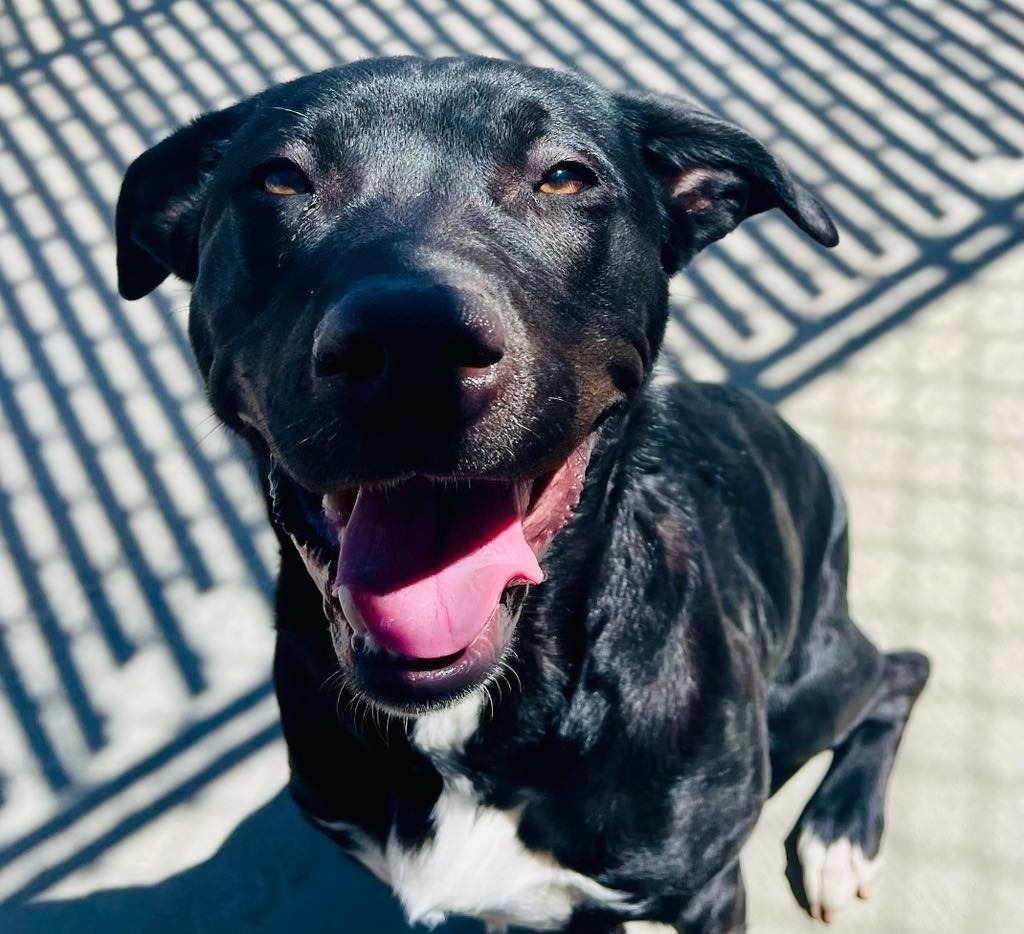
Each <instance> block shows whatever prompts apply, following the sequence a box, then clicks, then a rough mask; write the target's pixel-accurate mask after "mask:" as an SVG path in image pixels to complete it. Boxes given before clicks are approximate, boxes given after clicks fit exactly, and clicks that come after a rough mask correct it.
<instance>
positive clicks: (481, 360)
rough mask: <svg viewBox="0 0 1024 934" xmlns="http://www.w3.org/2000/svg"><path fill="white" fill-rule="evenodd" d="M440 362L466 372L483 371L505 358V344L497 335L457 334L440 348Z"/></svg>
mask: <svg viewBox="0 0 1024 934" xmlns="http://www.w3.org/2000/svg"><path fill="white" fill-rule="evenodd" d="M438 354H439V357H440V360H439V362H440V363H442V364H445V365H447V366H451V367H455V368H456V369H459V370H464V371H470V372H472V371H475V370H477V371H483V370H486V369H487V368H488V367H492V366H494V364H496V363H498V362H499V361H500V360H501V358H502V357H503V356H505V342H504V340H502V339H501V338H500V337H498V336H497V335H487V337H486V338H484V337H483V336H482V335H477V334H473V333H464V334H457V335H454V336H453V337H451V338H450V339H449V340H447V341H445V342H444V343H443V344H442V345H441V347H439V348H438Z"/></svg>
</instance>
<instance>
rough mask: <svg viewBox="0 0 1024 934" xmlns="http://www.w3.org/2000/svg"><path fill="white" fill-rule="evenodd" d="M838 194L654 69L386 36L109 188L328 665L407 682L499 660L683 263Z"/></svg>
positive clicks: (144, 159)
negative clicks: (502, 57) (264, 513)
mask: <svg viewBox="0 0 1024 934" xmlns="http://www.w3.org/2000/svg"><path fill="white" fill-rule="evenodd" d="M775 207H777V208H780V209H782V210H783V211H784V212H785V213H786V215H787V216H788V217H789V218H790V219H791V220H792V221H793V222H794V223H795V224H796V225H797V226H798V227H800V228H801V229H802V230H804V231H805V232H806V233H808V234H809V235H810V236H811V237H813V238H814V239H816V240H818V241H819V242H820V243H823V244H825V245H832V244H834V243H835V242H836V232H835V228H834V227H833V225H832V223H831V221H830V220H829V218H828V216H827V214H826V212H825V210H824V209H823V208H822V206H821V204H820V203H819V202H818V201H817V200H816V199H815V198H814V196H813V195H811V194H810V193H809V192H808V191H806V190H805V189H804V188H802V187H800V186H799V185H798V184H797V183H796V182H794V181H793V179H792V178H791V177H790V176H789V175H788V174H787V172H786V171H785V169H784V168H783V167H782V166H781V165H780V164H779V163H778V162H777V161H776V159H774V158H773V157H772V156H771V154H769V153H768V151H767V150H766V149H765V148H764V147H763V146H762V145H761V144H760V143H758V142H757V141H756V140H754V139H753V138H752V137H751V136H750V135H748V134H747V133H745V132H744V131H743V130H740V129H739V128H737V127H735V126H733V125H731V124H728V123H725V122H723V121H721V120H719V119H717V118H715V117H713V116H711V115H709V114H707V113H704V112H701V111H700V110H698V109H696V108H694V107H693V106H692V105H690V104H688V103H686V102H684V101H681V100H678V99H675V98H669V97H664V96H655V95H635V94H611V93H608V92H605V91H603V90H601V89H600V88H597V87H595V86H594V85H593V84H591V83H590V82H588V81H586V80H585V79H583V78H581V77H578V76H575V75H571V74H563V73H558V72H554V71H547V70H541V69H535V68H527V67H524V66H520V65H514V64H509V63H505V62H499V61H493V60H487V59H446V60H439V61H422V60H418V59H408V58H403V59H381V60H376V61H370V62H361V63H358V64H354V65H348V66H345V67H342V68H336V69H332V70H329V71H325V72H321V73H320V74H316V75H312V76H310V77H307V78H302V79H299V80H297V81H293V82H291V83H289V84H285V85H282V86H280V87H276V88H272V89H271V90H269V91H266V92H265V93H263V94H260V95H259V96H257V97H254V98H252V99H250V100H247V101H244V102H242V103H240V104H237V105H235V106H234V107H230V108H228V109H227V110H223V111H220V112H218V113H212V114H207V115H206V116H203V117H200V118H199V119H198V120H196V121H195V122H194V123H192V124H190V125H189V126H187V127H185V128H184V129H182V130H179V131H178V132H177V133H175V134H174V135H173V136H171V137H170V138H168V139H166V140H165V141H164V142H162V143H160V144H159V145H158V146H156V147H154V148H153V149H151V150H149V151H148V152H146V153H145V154H143V155H142V156H140V157H139V158H138V159H137V160H136V161H135V163H134V164H133V165H132V166H131V168H130V169H129V170H128V174H127V176H126V178H125V181H124V185H123V187H122V190H121V197H120V200H119V202H118V206H117V240H118V276H119V287H120V290H121V293H122V295H124V297H126V298H138V297H140V296H143V295H145V294H146V293H148V292H149V291H151V290H152V289H153V288H155V287H156V286H157V285H158V284H159V283H160V282H161V281H162V280H163V279H164V278H165V277H166V276H167V275H168V273H174V274H176V275H178V276H179V277H181V278H182V279H184V280H186V281H187V282H189V283H192V286H193V288H192V302H191V315H190V321H189V328H190V335H191V339H192V343H193V347H194V350H195V354H196V358H197V360H198V363H199V366H200V369H201V371H202V373H203V376H204V377H205V380H206V383H207V386H208V389H209V394H210V398H211V400H212V402H213V405H214V408H215V410H216V412H217V414H218V415H219V416H220V417H221V418H222V419H223V420H224V421H225V422H226V423H227V424H228V425H230V426H231V427H233V428H234V429H235V430H236V431H238V432H239V433H240V434H242V435H243V437H245V438H246V440H248V441H249V443H250V444H251V445H252V446H253V448H254V449H255V451H256V452H257V454H258V455H259V457H260V459H261V462H262V463H263V464H265V466H266V467H267V469H268V471H269V487H270V494H271V501H272V503H271V505H272V513H273V515H274V518H275V521H276V522H277V524H278V526H279V528H280V529H281V530H282V531H283V532H284V533H286V534H287V536H289V537H290V538H291V540H292V541H293V542H294V544H295V546H296V548H297V549H298V550H299V553H300V554H301V556H302V558H303V560H304V562H305V564H306V567H307V569H308V570H309V573H310V575H311V576H312V578H313V580H314V581H315V582H316V584H317V586H318V587H319V588H320V591H321V593H322V595H323V599H324V606H325V608H326V612H327V617H328V620H329V623H330V626H331V630H332V634H333V636H334V643H335V647H336V651H337V655H338V659H339V663H340V664H341V666H342V667H343V668H344V669H345V670H346V672H347V673H348V674H349V675H350V676H351V678H352V679H354V681H355V682H356V684H357V686H358V687H359V688H361V689H362V690H364V691H365V692H366V693H367V694H369V696H371V697H372V698H375V699H376V700H377V701H378V702H380V703H384V704H387V705H389V706H391V707H393V708H400V709H410V708H416V707H422V706H424V705H427V704H429V703H431V702H434V701H442V700H444V699H446V698H449V697H451V696H453V695H454V694H456V693H458V692H459V691H461V690H464V689H466V688H467V687H471V686H473V685H475V684H478V683H480V682H481V681H483V680H484V679H486V678H487V677H488V676H489V675H490V673H491V672H492V671H493V670H494V669H495V667H496V665H497V664H498V661H499V659H500V657H501V655H502V653H503V652H504V651H505V649H506V647H507V645H508V643H509V640H510V638H511V634H512V630H513V628H514V625H515V618H516V614H517V612H518V608H519V606H520V605H521V601H522V596H523V593H524V591H525V587H526V585H528V584H531V583H537V582H539V581H540V580H541V579H542V576H543V573H542V571H541V567H540V563H539V562H540V560H541V559H542V557H543V555H544V551H545V549H546V548H547V546H548V545H549V544H550V542H551V541H552V539H553V537H554V536H555V535H557V534H558V532H559V530H560V529H561V528H562V527H563V525H564V524H565V523H566V521H567V519H568V517H569V515H570V513H571V511H572V509H573V507H574V506H575V504H576V502H577V499H578V497H579V495H580V491H581V488H582V484H583V476H584V471H585V470H586V467H587V462H588V457H589V454H590V450H591V447H592V445H593V443H594V439H595V435H596V432H597V431H598V430H599V426H600V425H601V424H602V422H603V421H604V420H605V419H607V418H608V417H609V416H610V415H612V414H614V413H616V412H619V411H621V410H623V409H624V408H626V407H628V406H629V405H630V402H631V401H632V400H633V399H634V398H635V397H636V395H637V393H638V391H639V390H640V389H641V387H642V386H643V385H644V383H645V382H646V380H647V379H648V377H649V375H650V372H651V368H652V366H653V363H654V358H655V355H656V353H657V350H658V347H659V344H660V342H661V339H662V335H663V332H664V329H665V323H666V318H667V281H668V277H669V276H670V275H671V274H672V273H673V272H675V271H676V270H677V269H679V268H680V267H681V266H682V265H684V264H685V263H686V262H687V261H688V260H689V259H690V258H691V257H692V256H693V255H694V254H695V253H696V252H697V251H699V250H700V249H701V248H702V247H704V246H706V245H707V244H709V243H711V242H712V241H714V240H717V239H718V238H720V237H722V236H724V235H725V234H726V233H728V232H729V231H730V230H731V229H732V228H733V227H735V226H736V225H737V224H738V223H740V221H742V220H743V219H744V218H746V217H749V216H750V215H752V214H756V213H758V212H760V211H765V210H768V209H769V208H775Z"/></svg>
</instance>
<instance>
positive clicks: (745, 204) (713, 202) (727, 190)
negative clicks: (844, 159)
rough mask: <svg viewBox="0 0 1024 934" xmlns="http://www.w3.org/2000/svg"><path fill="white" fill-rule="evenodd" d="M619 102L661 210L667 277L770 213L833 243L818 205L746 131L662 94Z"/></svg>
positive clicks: (823, 211) (834, 237) (631, 95)
mask: <svg viewBox="0 0 1024 934" xmlns="http://www.w3.org/2000/svg"><path fill="white" fill-rule="evenodd" d="M618 101H619V106H620V107H621V109H622V111H623V113H624V114H625V117H626V121H627V124H628V125H629V127H630V129H631V130H632V132H633V133H634V134H635V135H636V137H637V139H638V141H639V144H640V146H641V149H642V152H643V157H644V161H645V163H646V165H647V167H648V169H649V170H650V171H651V172H652V173H653V174H654V176H655V178H656V181H657V185H658V186H659V194H660V196H661V198H662V203H663V204H664V205H665V208H666V210H667V214H668V219H669V224H670V230H669V231H668V238H667V239H668V242H667V243H666V244H665V256H664V262H665V266H666V269H667V271H668V272H669V273H673V272H675V271H676V270H677V269H679V268H680V267H681V266H683V265H685V263H686V262H687V261H689V259H690V258H691V257H692V256H693V255H694V254H696V253H697V252H699V251H700V250H702V249H704V247H706V246H707V245H708V244H709V243H713V242H714V241H715V240H718V239H720V238H722V237H724V236H725V235H726V234H727V233H729V231H730V230H732V229H733V228H735V227H736V226H737V225H738V224H739V223H740V222H741V221H743V220H744V219H745V218H747V217H750V216H752V215H754V214H760V213H761V212H762V211H767V210H769V209H771V208H781V209H782V211H783V212H784V213H785V214H786V216H787V217H789V219H790V220H791V221H793V223H794V224H796V225H797V227H799V228H800V229H801V230H803V231H804V232H805V233H806V234H808V235H809V236H811V237H813V238H814V239H815V240H817V241H818V243H821V244H822V245H824V246H829V247H831V246H835V245H836V244H837V243H838V242H839V234H838V233H837V232H836V228H835V225H834V224H833V223H832V218H831V217H829V215H828V211H827V210H826V209H825V206H824V205H823V204H822V203H821V201H819V200H818V198H817V197H816V196H815V195H813V194H812V193H811V192H810V191H808V190H807V189H806V188H805V187H803V186H802V185H800V184H799V183H798V182H796V181H795V180H794V179H793V178H792V176H790V174H789V172H788V171H787V170H786V168H785V167H784V166H783V165H782V163H781V162H779V161H778V160H777V159H776V158H775V157H774V156H773V155H772V154H771V153H770V152H769V151H768V150H767V149H766V148H765V147H764V146H763V145H762V144H761V143H759V142H758V141H757V140H756V139H755V138H754V137H753V136H751V135H750V134H749V133H748V132H747V131H746V130H743V129H741V128H740V127H738V126H736V125H734V124H732V123H728V122H727V121H725V120H722V119H720V118H718V117H715V116H714V115H712V114H709V113H707V112H705V111H702V110H699V109H697V108H696V107H695V106H694V105H693V104H690V103H689V102H687V101H685V100H682V99H681V98H677V97H671V96H669V95H667V94H636V93H625V94H620V95H619V96H618Z"/></svg>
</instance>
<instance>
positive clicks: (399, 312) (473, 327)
mask: <svg viewBox="0 0 1024 934" xmlns="http://www.w3.org/2000/svg"><path fill="white" fill-rule="evenodd" d="M505 338H506V335H505V330H504V328H503V327H502V325H501V322H500V320H499V318H498V317H497V315H496V314H494V313H493V312H491V311H490V310H489V309H488V308H487V307H486V304H485V302H483V301H482V300H481V299H479V298H476V297H475V296H467V295H464V294H462V293H460V292H457V291H456V290H454V289H452V288H449V287H447V286H444V285H440V284H437V283H432V282H429V283H423V282H419V281H416V280H406V279H394V278H387V279H383V278H374V279H372V280H364V281H363V282H361V283H359V284H357V285H356V286H354V287H353V288H351V289H349V290H348V292H346V294H345V296H344V298H342V300H341V301H340V302H338V303H336V304H335V305H333V306H331V307H330V308H329V309H328V310H327V312H326V314H325V315H324V317H323V319H322V320H321V321H320V324H319V326H318V327H317V329H316V334H315V335H314V338H313V371H314V373H315V375H316V376H317V377H318V378H320V379H325V380H326V379H329V380H332V382H334V383H342V384H344V385H346V386H348V387H349V388H351V389H353V390H358V392H359V394H360V397H361V398H362V399H364V400H367V399H368V398H370V397H373V396H380V397H383V396H391V395H393V394H395V393H417V392H426V393H430V392H432V391H434V390H436V389H438V388H446V389H450V390H455V391H456V392H457V393H458V395H459V397H460V399H461V401H462V402H464V403H465V402H468V403H473V404H474V405H476V404H479V403H482V402H486V401H488V400H489V399H490V398H492V397H493V395H494V393H495V392H496V391H497V388H498V382H499V379H500V375H501V369H502V368H501V367H500V366H499V364H500V362H501V360H502V358H503V357H504V355H505Z"/></svg>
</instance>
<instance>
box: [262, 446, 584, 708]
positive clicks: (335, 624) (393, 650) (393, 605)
mask: <svg viewBox="0 0 1024 934" xmlns="http://www.w3.org/2000/svg"><path fill="white" fill-rule="evenodd" d="M592 447H593V437H592V436H591V437H590V438H588V439H587V440H585V441H584V442H583V443H582V444H581V445H580V446H579V447H577V448H576V449H575V450H574V451H573V452H572V453H571V454H570V455H569V457H568V458H566V460H565V461H563V462H562V464H560V465H559V466H558V467H557V468H556V469H555V470H554V471H552V472H551V473H548V474H545V475H544V476H542V477H539V478H536V479H534V480H528V481H519V482H503V481H497V480H468V481H467V480H433V479H428V478H423V477H413V478H411V479H408V480H404V481H402V482H399V483H391V484H385V485H380V486H373V485H366V486H361V487H358V488H355V489H347V490H340V491H336V492H333V493H328V494H327V495H325V496H322V497H321V496H317V495H315V494H313V493H311V492H309V491H307V490H305V489H304V488H302V487H301V486H299V485H298V484H297V483H295V482H294V481H292V480H290V479H289V478H288V477H287V476H286V475H285V474H284V472H283V471H282V470H281V468H280V466H279V465H277V464H276V463H275V464H274V465H273V466H272V468H271V475H270V492H271V498H272V505H273V515H274V519H275V521H276V522H277V524H278V525H279V526H280V527H281V528H282V529H283V530H284V531H285V532H286V533H287V534H288V536H289V537H290V538H291V540H292V542H293V543H294V545H295V547H296V549H297V550H298V553H299V555H300V556H301V558H302V560H303V563H304V564H305V566H306V569H307V571H308V572H309V575H310V577H311V578H312V579H313V581H314V582H315V583H316V585H317V587H318V588H319V590H320V593H321V596H322V598H323V604H324V612H325V615H326V616H327V618H328V620H329V622H330V624H331V635H332V638H333V640H334V644H335V651H336V653H337V655H338V658H339V661H341V662H342V663H343V664H344V663H345V662H350V664H351V666H352V668H353V669H354V670H355V673H356V674H357V675H358V679H359V681H360V682H361V683H360V687H361V688H362V689H363V690H364V691H365V692H366V693H368V694H369V695H370V696H371V697H372V698H373V699H375V700H377V701H378V702H380V703H382V704H384V705H386V706H390V707H394V708H396V709H401V710H408V709H409V708H410V707H413V708H415V707H423V706H424V705H428V704H430V703H432V702H438V701H443V700H447V699H450V698H452V697H455V696H457V695H459V694H460V693H462V692H464V691H465V690H466V689H468V688H472V687H474V686H476V685H479V684H481V683H484V682H485V681H487V679H488V678H489V677H490V676H491V675H492V674H493V673H494V672H495V671H496V670H497V669H498V668H499V667H500V664H501V661H502V658H503V656H504V654H505V652H506V651H507V649H508V647H509V643H510V641H511V638H512V634H513V631H514V629H515V624H516V620H517V618H518V615H519V611H520V609H521V608H522V603H523V599H524V597H525V595H526V591H527V588H528V587H529V586H530V585H531V584H539V583H540V582H541V581H542V580H543V572H542V571H541V568H540V559H541V558H542V557H543V555H544V552H545V551H546V550H547V548H548V546H549V545H550V544H551V541H552V540H553V539H554V537H555V536H556V535H557V534H558V532H559V531H560V530H561V529H562V528H563V527H564V525H565V524H566V522H568V520H569V518H570V516H571V515H572V511H573V509H574V507H575V506H576V504H577V502H578V501H579V497H580V493H581V491H582V488H583V478H584V474H585V471H586V468H587V463H588V462H589V459H590V453H591V449H592Z"/></svg>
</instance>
